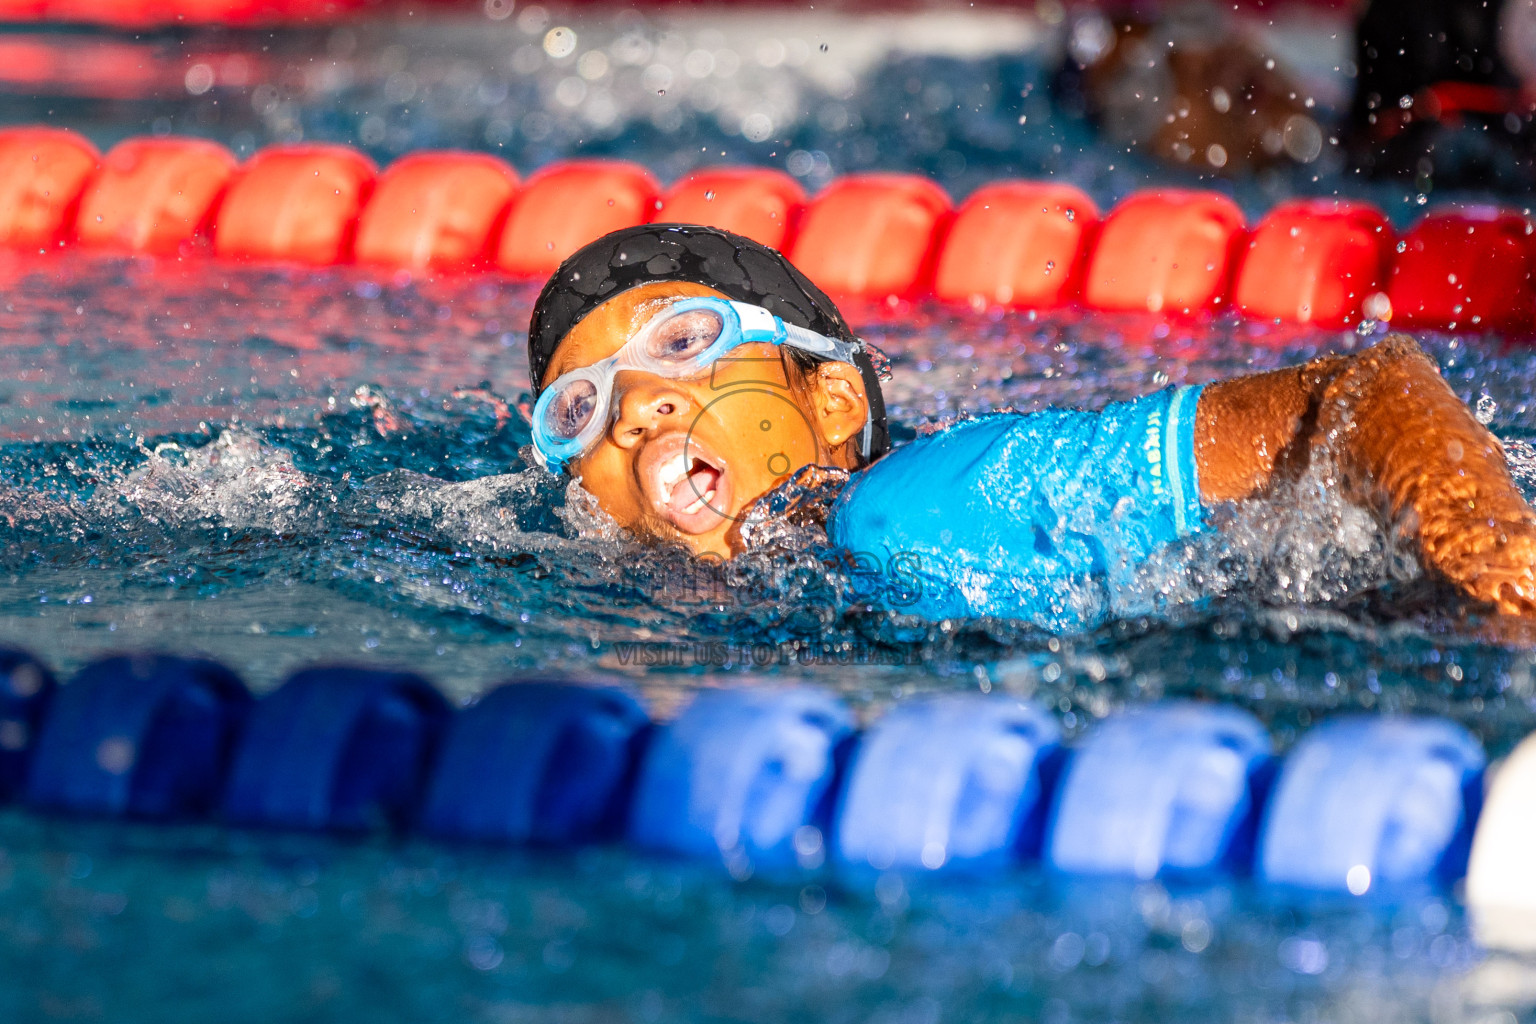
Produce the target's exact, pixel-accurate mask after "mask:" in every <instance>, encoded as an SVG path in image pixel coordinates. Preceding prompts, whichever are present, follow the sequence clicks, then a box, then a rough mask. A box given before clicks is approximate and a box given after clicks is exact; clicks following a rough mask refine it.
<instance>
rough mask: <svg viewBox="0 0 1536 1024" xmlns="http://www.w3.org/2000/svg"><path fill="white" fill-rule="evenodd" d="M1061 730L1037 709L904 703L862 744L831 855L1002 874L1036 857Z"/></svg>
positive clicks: (957, 698) (969, 700)
mask: <svg viewBox="0 0 1536 1024" xmlns="http://www.w3.org/2000/svg"><path fill="white" fill-rule="evenodd" d="M1060 742H1061V727H1060V726H1059V725H1057V723H1056V720H1055V719H1054V718H1051V717H1050V716H1049V715H1047V714H1046V713H1045V712H1044V711H1043V710H1041V709H1040V708H1039V707H1038V706H1036V705H1034V704H1030V703H1026V702H1023V701H1018V700H1010V699H1007V698H999V699H992V698H987V697H983V696H981V695H980V694H975V695H952V696H945V697H933V698H926V699H919V700H913V701H910V702H908V703H904V704H899V705H897V706H896V707H895V708H893V709H891V711H889V712H888V713H887V714H886V715H885V716H884V717H883V718H881V719H880V720H879V721H878V722H876V723H875V724H874V726H873V727H871V728H870V730H869V731H868V732H866V733H865V734H864V735H863V736H862V737H861V738H860V740H859V742H858V745H857V747H856V748H855V750H854V753H853V755H852V758H851V762H850V765H849V769H848V779H847V782H846V785H845V788H844V791H843V794H842V798H841V800H839V802H838V810H837V817H836V827H835V829H834V833H833V834H834V846H833V851H834V854H835V856H836V858H837V860H839V861H840V862H842V863H844V864H848V865H854V866H859V867H872V868H875V869H877V870H885V869H887V868H893V867H894V868H906V869H915V868H926V869H929V870H938V869H941V868H944V869H948V870H967V871H979V870H985V869H993V870H995V869H997V868H1000V867H1002V866H1003V865H1004V864H1006V863H1008V862H1011V861H1018V860H1021V859H1023V858H1024V857H1025V856H1029V855H1032V854H1033V853H1034V852H1035V851H1036V849H1037V848H1038V840H1039V835H1040V826H1041V823H1042V821H1043V819H1044V809H1045V807H1046V804H1047V802H1048V799H1049V795H1050V779H1049V774H1050V771H1051V767H1052V765H1053V764H1054V757H1055V755H1056V753H1057V752H1058V751H1059V750H1060Z"/></svg>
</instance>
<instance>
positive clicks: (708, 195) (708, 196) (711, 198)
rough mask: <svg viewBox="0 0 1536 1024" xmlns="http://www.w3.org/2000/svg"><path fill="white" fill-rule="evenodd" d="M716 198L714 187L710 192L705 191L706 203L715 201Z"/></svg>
mask: <svg viewBox="0 0 1536 1024" xmlns="http://www.w3.org/2000/svg"><path fill="white" fill-rule="evenodd" d="M714 198H715V190H714V189H710V190H709V191H708V192H705V193H704V201H705V202H706V203H708V202H713V201H714Z"/></svg>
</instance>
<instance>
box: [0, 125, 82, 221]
mask: <svg viewBox="0 0 1536 1024" xmlns="http://www.w3.org/2000/svg"><path fill="white" fill-rule="evenodd" d="M99 160H100V154H98V153H97V152H96V147H95V146H93V145H91V144H90V143H89V142H88V141H86V139H85V138H83V137H82V136H80V135H77V134H75V133H74V132H71V131H64V130H61V129H58V128H9V129H6V130H4V131H0V244H5V245H12V246H18V247H32V246H39V247H41V246H51V245H55V244H57V243H59V242H61V241H63V240H64V238H65V237H66V236H67V235H68V234H69V233H70V229H71V228H72V227H73V225H74V221H75V210H76V207H77V206H78V205H79V201H80V193H81V192H82V191H83V190H84V189H85V183H86V181H87V179H89V178H90V176H91V174H92V173H94V172H95V170H96V165H97V163H98V161H99Z"/></svg>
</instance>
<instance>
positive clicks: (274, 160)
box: [213, 145, 377, 264]
mask: <svg viewBox="0 0 1536 1024" xmlns="http://www.w3.org/2000/svg"><path fill="white" fill-rule="evenodd" d="M376 173H377V172H376V170H375V168H374V166H373V161H371V160H369V159H368V158H367V157H366V156H364V155H363V154H361V153H359V152H357V151H356V150H352V149H348V148H346V147H345V146H326V145H288V146H273V147H271V148H270V149H264V150H262V151H261V152H259V153H257V154H256V155H255V156H253V157H251V159H250V160H249V161H248V162H247V163H246V165H245V167H244V169H243V170H242V171H241V173H240V174H239V175H237V176H236V178H235V181H234V183H233V184H232V185H230V187H229V194H228V195H227V196H225V198H224V204H223V206H222V207H221V208H220V210H219V216H218V224H217V226H216V227H215V229H214V236H213V241H214V251H215V252H217V253H218V254H219V255H220V256H227V257H238V258H243V259H263V260H293V261H295V262H298V263H314V264H328V263H341V262H344V261H346V260H347V259H349V258H350V257H351V254H352V253H351V249H352V236H353V232H354V230H355V228H356V225H357V218H358V214H359V212H360V211H361V209H362V207H363V203H364V202H365V201H366V200H367V198H368V194H369V191H370V190H371V189H372V187H373V179H374V175H375V174H376Z"/></svg>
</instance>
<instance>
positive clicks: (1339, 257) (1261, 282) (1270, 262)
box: [1233, 199, 1396, 327]
mask: <svg viewBox="0 0 1536 1024" xmlns="http://www.w3.org/2000/svg"><path fill="white" fill-rule="evenodd" d="M1395 241H1396V235H1395V234H1394V232H1393V231H1392V226H1391V225H1390V224H1388V223H1387V218H1386V216H1385V215H1384V214H1383V213H1382V212H1381V211H1380V210H1378V209H1376V208H1375V207H1374V206H1370V205H1369V204H1366V203H1353V202H1346V201H1343V200H1336V199H1293V200H1291V201H1290V202H1285V203H1281V204H1280V205H1279V206H1277V207H1275V208H1274V209H1273V210H1271V211H1270V212H1269V215H1268V216H1266V217H1265V218H1264V219H1263V220H1262V221H1260V222H1259V226H1258V227H1256V228H1255V229H1254V230H1253V234H1252V235H1251V236H1250V238H1249V240H1248V251H1247V255H1246V256H1245V257H1244V259H1243V264H1242V269H1241V270H1240V271H1239V272H1238V278H1237V287H1236V289H1235V290H1234V292H1233V302H1234V303H1235V304H1236V306H1237V309H1238V310H1239V311H1240V312H1242V313H1244V314H1245V315H1247V316H1252V317H1259V318H1264V319H1276V320H1285V321H1289V322H1291V323H1299V324H1308V323H1311V324H1317V325H1319V326H1322V327H1347V326H1349V325H1350V324H1352V323H1354V322H1356V321H1357V320H1359V318H1360V309H1361V304H1362V303H1364V302H1365V300H1366V299H1367V298H1368V297H1369V296H1370V295H1372V294H1373V293H1375V292H1376V291H1378V290H1380V288H1381V287H1382V285H1383V283H1384V282H1385V280H1386V273H1387V268H1388V267H1389V266H1390V265H1391V259H1392V245H1393V243H1394V242H1395Z"/></svg>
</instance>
